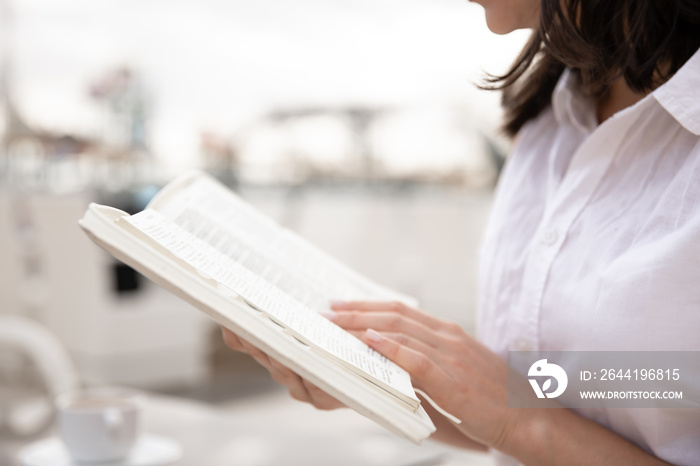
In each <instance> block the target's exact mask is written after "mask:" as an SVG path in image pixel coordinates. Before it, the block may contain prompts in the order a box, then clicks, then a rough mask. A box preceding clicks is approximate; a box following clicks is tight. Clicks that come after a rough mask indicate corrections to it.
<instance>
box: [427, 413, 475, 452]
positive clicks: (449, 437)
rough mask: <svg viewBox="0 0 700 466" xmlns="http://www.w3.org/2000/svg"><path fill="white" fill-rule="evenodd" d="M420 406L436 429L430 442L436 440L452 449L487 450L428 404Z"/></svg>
mask: <svg viewBox="0 0 700 466" xmlns="http://www.w3.org/2000/svg"><path fill="white" fill-rule="evenodd" d="M421 405H422V406H423V408H424V409H425V411H426V412H427V413H428V416H430V419H431V420H432V421H433V424H435V428H436V429H437V430H436V431H435V433H434V434H433V435H431V436H430V439H431V440H437V441H438V442H441V443H446V444H448V445H452V446H454V447H459V448H466V449H469V450H479V451H487V450H488V448H486V446H485V445H483V444H481V443H479V442H477V441H476V440H472V439H470V438H469V437H467V436H465V435H464V434H463V433H462V432H460V430H459V429H457V428H456V427H455V425H454V424H453V423H452V422H451V421H450V420H449V419H447V418H446V417H445V416H443V415H442V414H440V413H439V412H437V411H436V410H435V408H433V407H432V406H431V405H430V403H428V402H427V401H425V400H423V403H421Z"/></svg>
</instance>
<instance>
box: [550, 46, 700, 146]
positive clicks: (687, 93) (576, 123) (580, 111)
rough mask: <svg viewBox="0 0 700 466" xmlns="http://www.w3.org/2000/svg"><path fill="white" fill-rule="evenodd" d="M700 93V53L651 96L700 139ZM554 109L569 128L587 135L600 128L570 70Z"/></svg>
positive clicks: (559, 86) (564, 76)
mask: <svg viewBox="0 0 700 466" xmlns="http://www.w3.org/2000/svg"><path fill="white" fill-rule="evenodd" d="M698 89H700V49H698V51H696V52H695V54H694V55H693V56H692V57H691V58H690V59H689V60H688V61H687V62H686V63H685V65H683V66H682V67H681V69H679V70H678V71H677V72H676V74H675V75H673V77H671V79H669V80H668V81H667V82H666V83H664V84H663V85H661V86H659V88H658V89H656V90H655V91H654V92H652V94H651V95H652V96H653V97H654V98H655V99H656V100H657V101H658V102H659V104H661V106H662V107H663V108H664V109H665V110H666V111H667V112H668V113H669V114H670V115H671V116H672V117H673V118H674V119H675V120H676V121H678V123H679V124H680V125H681V126H683V127H684V128H685V129H687V130H688V131H690V132H691V133H693V134H695V135H697V136H700V98H699V97H698ZM552 108H553V110H554V117H555V118H556V119H557V121H558V122H559V123H561V124H569V125H571V126H573V127H575V128H577V129H579V130H581V131H583V132H591V131H593V129H595V127H596V126H597V124H598V122H597V118H596V113H595V105H594V102H593V100H592V99H591V98H589V97H586V96H585V95H584V94H583V93H582V92H581V90H580V85H579V81H578V77H577V76H576V74H575V73H573V72H572V71H571V70H570V69H566V70H564V73H563V74H562V76H561V78H560V79H559V82H558V83H557V85H556V87H555V88H554V92H553V93H552Z"/></svg>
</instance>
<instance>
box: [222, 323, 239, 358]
mask: <svg viewBox="0 0 700 466" xmlns="http://www.w3.org/2000/svg"><path fill="white" fill-rule="evenodd" d="M221 336H222V337H223V339H224V344H225V345H226V346H228V347H229V348H231V349H232V350H234V351H241V352H245V348H244V347H243V344H242V343H241V340H240V339H239V338H238V335H236V334H235V333H233V332H232V331H230V330H229V329H227V328H224V327H221Z"/></svg>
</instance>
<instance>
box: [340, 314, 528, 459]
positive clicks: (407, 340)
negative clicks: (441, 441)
mask: <svg viewBox="0 0 700 466" xmlns="http://www.w3.org/2000/svg"><path fill="white" fill-rule="evenodd" d="M332 309H333V310H334V311H335V312H334V313H332V314H329V315H327V317H328V318H329V319H331V320H332V321H333V322H335V323H336V324H337V325H339V326H341V327H343V328H344V329H346V330H348V331H349V332H351V333H353V334H354V335H356V336H357V337H359V338H360V339H362V340H363V341H365V342H366V343H367V344H368V345H369V346H371V347H372V348H374V349H375V350H376V351H378V352H379V353H381V354H383V355H384V356H386V357H387V358H389V359H391V360H392V361H394V362H395V363H397V364H398V365H399V366H401V367H403V368H404V369H406V370H407V371H408V372H409V373H410V374H411V376H412V379H413V382H414V385H415V386H416V387H417V388H420V389H421V390H423V391H425V392H426V393H427V394H428V395H429V396H430V397H431V398H432V399H433V400H434V401H435V402H436V403H437V404H438V405H440V407H441V408H443V409H445V410H446V411H447V412H449V413H450V414H452V415H454V416H456V417H457V418H459V419H460V420H461V421H462V423H461V424H458V425H455V427H456V428H457V429H459V430H460V431H461V432H462V433H463V434H464V435H466V436H467V437H469V438H471V439H473V440H475V441H477V442H479V443H483V444H485V445H488V446H491V447H494V448H498V449H503V446H504V444H505V443H508V441H509V440H508V438H509V436H510V433H511V431H512V430H513V429H514V428H515V424H516V419H515V418H514V415H513V410H510V411H509V409H508V366H507V364H506V363H505V362H504V361H503V360H502V359H501V358H499V357H498V356H497V355H496V354H494V353H493V352H492V351H490V350H489V349H488V348H486V347H485V346H484V345H482V344H481V343H479V342H477V341H476V340H475V339H473V338H472V337H470V336H469V335H467V334H466V333H465V332H464V330H462V328H461V327H460V326H459V325H457V324H455V323H452V322H448V321H445V320H442V319H438V318H436V317H433V316H431V315H429V314H426V313H424V312H421V311H418V310H416V309H412V308H410V307H408V306H405V305H403V304H400V303H380V302H347V303H346V302H336V303H333V305H332Z"/></svg>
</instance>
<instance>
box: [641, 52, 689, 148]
mask: <svg viewBox="0 0 700 466" xmlns="http://www.w3.org/2000/svg"><path fill="white" fill-rule="evenodd" d="M652 95H653V96H654V97H655V98H656V100H657V101H658V102H659V103H660V104H661V106H662V107H664V108H665V109H666V111H667V112H668V113H670V114H671V116H673V118H675V119H676V121H678V123H680V124H681V125H682V126H683V127H684V128H685V129H687V130H688V131H690V132H691V133H693V134H695V135H696V136H700V97H699V96H700V49H698V51H696V52H695V54H694V55H693V56H692V57H690V60H688V61H687V62H686V63H685V65H683V66H682V67H681V69H680V70H678V71H677V72H676V74H675V75H673V77H672V78H671V79H669V80H668V81H667V82H666V83H664V84H663V85H662V86H660V87H659V88H658V89H656V90H655V91H654V92H653V93H652Z"/></svg>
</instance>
